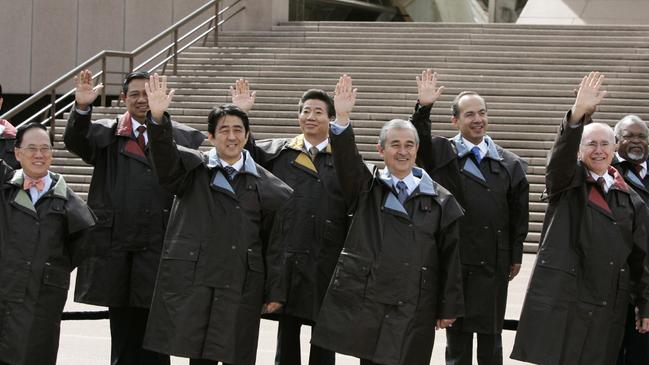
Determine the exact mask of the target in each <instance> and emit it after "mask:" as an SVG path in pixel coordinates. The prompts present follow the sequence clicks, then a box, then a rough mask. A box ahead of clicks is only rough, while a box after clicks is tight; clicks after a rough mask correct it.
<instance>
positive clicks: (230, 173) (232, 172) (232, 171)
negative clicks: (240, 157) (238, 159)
mask: <svg viewBox="0 0 649 365" xmlns="http://www.w3.org/2000/svg"><path fill="white" fill-rule="evenodd" d="M223 170H225V177H227V178H228V180H230V181H232V179H234V175H236V174H237V169H235V168H234V167H232V166H225V167H223Z"/></svg>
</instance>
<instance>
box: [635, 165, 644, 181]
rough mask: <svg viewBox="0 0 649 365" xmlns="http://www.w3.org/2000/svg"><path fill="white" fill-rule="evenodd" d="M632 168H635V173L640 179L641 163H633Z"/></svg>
mask: <svg viewBox="0 0 649 365" xmlns="http://www.w3.org/2000/svg"><path fill="white" fill-rule="evenodd" d="M633 169H634V170H635V174H636V175H638V177H639V178H641V179H642V175H640V173H641V172H642V169H643V168H642V165H640V164H637V165H633Z"/></svg>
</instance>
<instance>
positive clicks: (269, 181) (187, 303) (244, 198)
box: [145, 74, 292, 365]
mask: <svg viewBox="0 0 649 365" xmlns="http://www.w3.org/2000/svg"><path fill="white" fill-rule="evenodd" d="M146 90H147V94H148V95H149V105H150V107H151V112H150V114H148V116H147V127H148V128H149V129H150V131H151V133H150V136H151V155H150V157H151V159H152V161H153V163H154V166H155V169H156V171H157V174H158V177H159V179H160V184H161V185H162V186H164V187H165V188H166V189H167V190H169V191H171V192H173V193H174V194H176V200H175V202H174V206H173V209H172V212H171V218H170V220H169V228H168V229H167V233H166V235H165V245H164V252H163V254H162V261H161V264H160V270H159V274H158V278H157V280H156V289H155V294H154V298H153V304H152V307H151V315H150V317H149V323H148V326H147V335H146V339H145V347H147V348H151V349H153V350H155V351H159V352H163V353H168V354H173V355H176V356H183V357H189V358H190V359H191V360H190V364H191V365H209V364H214V365H216V364H217V363H218V362H221V363H223V364H232V365H255V359H256V355H257V339H258V336H259V322H260V318H261V313H262V311H263V312H267V313H272V312H275V311H276V310H278V309H279V308H280V307H281V306H282V304H283V303H284V302H285V292H284V289H283V286H282V283H281V276H282V273H281V270H282V267H283V265H282V261H283V250H282V247H283V243H282V241H281V240H283V239H284V237H285V234H283V230H284V228H283V227H284V224H283V223H282V222H281V218H280V216H281V215H282V213H281V209H282V207H283V206H284V205H287V206H290V205H291V199H290V196H291V192H292V191H291V188H290V187H289V186H288V185H286V184H285V183H283V182H282V181H280V180H279V179H278V178H276V177H275V176H273V175H272V174H271V173H270V172H268V171H267V170H265V169H264V168H263V167H261V166H259V165H257V164H256V163H255V161H254V160H253V159H252V158H251V156H250V154H249V153H248V152H247V151H245V150H244V146H245V144H246V142H247V139H248V136H249V133H250V130H249V123H248V116H247V115H246V113H245V112H243V111H242V110H241V109H239V108H237V107H236V106H233V105H225V106H222V107H219V108H216V109H214V110H213V111H212V112H211V113H210V114H209V116H208V120H207V130H208V139H209V141H210V143H212V145H213V146H214V148H212V149H211V150H210V151H209V152H208V153H202V152H200V151H196V150H191V149H187V148H183V147H181V146H178V147H177V146H176V144H174V142H173V139H172V133H171V132H172V131H171V129H172V125H171V122H170V116H169V114H168V113H166V110H167V109H168V107H169V104H170V103H171V99H172V97H173V90H171V91H169V92H167V85H166V78H165V77H164V76H162V77H159V76H158V75H157V74H155V75H153V76H152V77H151V79H150V82H149V83H148V84H146ZM273 228H274V229H275V230H276V231H275V232H276V233H275V232H273Z"/></svg>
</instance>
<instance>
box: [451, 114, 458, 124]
mask: <svg viewBox="0 0 649 365" xmlns="http://www.w3.org/2000/svg"><path fill="white" fill-rule="evenodd" d="M451 124H453V125H454V126H457V117H456V116H455V115H451Z"/></svg>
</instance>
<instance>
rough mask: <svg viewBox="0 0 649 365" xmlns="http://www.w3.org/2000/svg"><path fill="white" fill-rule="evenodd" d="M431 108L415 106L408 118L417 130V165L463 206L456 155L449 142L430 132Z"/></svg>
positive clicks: (430, 106)
mask: <svg viewBox="0 0 649 365" xmlns="http://www.w3.org/2000/svg"><path fill="white" fill-rule="evenodd" d="M432 107H433V106H432V105H429V106H420V105H419V104H417V106H416V107H415V112H414V113H413V114H412V115H411V116H410V122H411V123H412V124H413V125H414V126H415V129H417V135H418V136H419V149H418V150H417V165H419V166H420V167H421V168H423V169H424V170H426V172H427V173H428V175H430V177H432V178H433V180H435V181H436V182H438V183H440V184H441V185H442V186H443V187H445V188H446V189H448V190H449V191H450V192H451V193H452V194H453V195H454V196H455V198H456V199H457V201H458V202H459V203H460V204H461V205H465V203H464V193H463V191H462V182H461V177H460V168H459V164H458V161H457V154H456V153H455V150H453V146H452V144H451V141H449V140H448V139H446V138H444V137H441V136H435V135H433V134H432V132H431V124H432V123H431V121H430V111H431V108H432Z"/></svg>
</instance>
